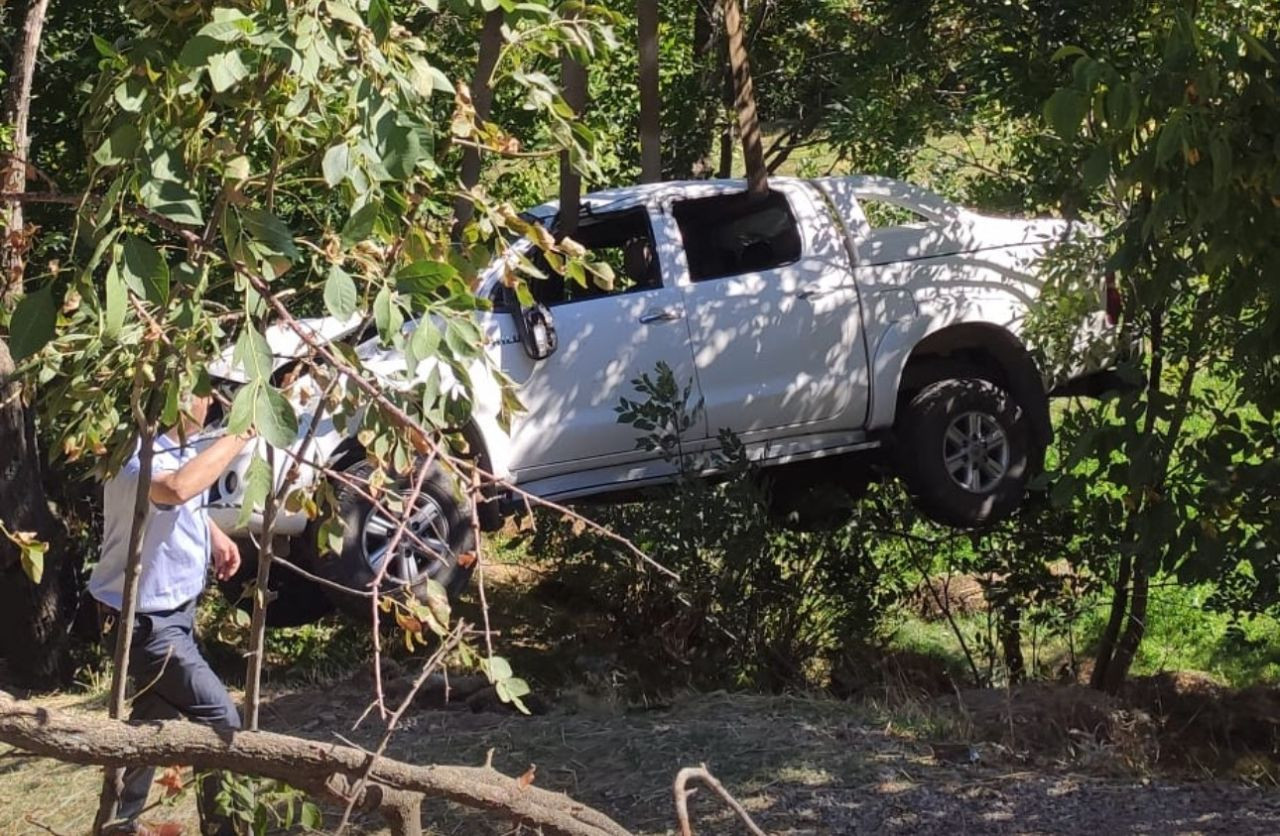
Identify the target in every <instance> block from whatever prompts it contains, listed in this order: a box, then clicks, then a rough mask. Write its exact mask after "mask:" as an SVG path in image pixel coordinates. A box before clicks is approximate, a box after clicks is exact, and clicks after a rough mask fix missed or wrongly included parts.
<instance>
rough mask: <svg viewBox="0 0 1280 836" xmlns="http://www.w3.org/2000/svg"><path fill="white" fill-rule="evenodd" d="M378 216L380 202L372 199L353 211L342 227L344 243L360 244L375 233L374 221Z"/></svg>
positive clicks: (349, 244) (345, 244) (346, 245)
mask: <svg viewBox="0 0 1280 836" xmlns="http://www.w3.org/2000/svg"><path fill="white" fill-rule="evenodd" d="M377 218H378V204H377V203H375V202H373V201H370V202H368V203H366V204H364V205H363V206H361V207H360V208H359V209H357V210H356V211H354V212H352V213H351V217H350V218H348V219H347V222H346V224H345V225H344V226H343V227H342V245H343V246H344V247H350V246H352V245H353V244H358V243H360V242H361V241H363V240H365V239H366V238H368V237H369V235H370V234H372V233H373V222H374V221H375V220H377Z"/></svg>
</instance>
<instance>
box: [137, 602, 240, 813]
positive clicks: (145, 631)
mask: <svg viewBox="0 0 1280 836" xmlns="http://www.w3.org/2000/svg"><path fill="white" fill-rule="evenodd" d="M195 612H196V602H195V601H194V600H192V601H189V602H188V603H186V604H184V605H182V606H181V607H178V608H177V609H176V610H169V611H166V612H153V613H139V614H138V618H137V622H136V623H135V624H134V628H133V649H132V652H131V653H130V654H129V673H130V674H131V675H132V677H133V681H134V683H135V686H136V687H137V688H140V689H143V690H141V691H140V692H139V693H137V694H136V695H135V696H134V698H133V711H132V713H131V714H130V715H129V719H130V720H131V721H135V722H136V721H147V720H174V719H177V718H180V717H185V718H186V719H188V720H193V721H195V722H197V723H204V724H206V725H210V726H218V727H222V728H225V729H238V728H240V715H239V713H238V712H237V711H236V706H235V703H233V702H232V701H231V695H230V694H228V693H227V688H226V686H225V685H223V684H222V680H220V679H218V675H217V674H216V673H214V672H213V669H212V668H210V667H209V663H208V662H206V661H205V660H204V657H203V656H201V655H200V648H199V647H197V646H196V641H195ZM154 778H155V769H154V768H153V767H139V768H136V769H129V770H126V771H125V774H124V791H123V792H122V793H121V794H120V805H119V807H118V810H117V821H118V822H119V824H117V825H116V826H115V827H116V828H118V829H120V830H122V831H123V832H125V833H128V832H129V831H130V830H131V829H133V827H135V826H136V824H137V819H138V816H139V814H141V813H142V810H143V808H144V807H146V804H147V794H148V793H149V792H150V791H151V782H152V780H153V779H154ZM218 787H219V776H218V774H216V773H214V774H210V775H208V776H206V777H205V778H204V779H203V780H202V781H201V782H200V784H199V786H198V787H197V790H196V796H197V801H198V804H199V808H200V830H201V832H202V833H204V834H213V835H214V836H232V834H234V833H235V830H234V828H233V827H232V825H231V822H230V821H228V820H227V819H226V817H224V816H219V815H218V812H217V806H218V805H217V801H216V799H217V795H218ZM113 829H115V828H113Z"/></svg>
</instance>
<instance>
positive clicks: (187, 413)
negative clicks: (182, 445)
mask: <svg viewBox="0 0 1280 836" xmlns="http://www.w3.org/2000/svg"><path fill="white" fill-rule="evenodd" d="M212 402H213V396H212V395H207V394H206V395H197V394H195V393H193V392H189V393H187V394H186V395H184V396H183V397H182V400H181V401H179V402H178V420H177V421H176V422H175V423H174V425H173V427H172V428H171V429H170V432H171V433H172V434H173V435H175V436H178V437H185V436H192V435H195V434H196V433H198V432H200V430H202V429H204V425H205V422H206V421H207V420H209V405H210V404H211V403H212Z"/></svg>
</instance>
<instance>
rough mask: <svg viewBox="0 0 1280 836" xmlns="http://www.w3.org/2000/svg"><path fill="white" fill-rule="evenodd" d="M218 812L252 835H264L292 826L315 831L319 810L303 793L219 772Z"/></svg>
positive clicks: (290, 788)
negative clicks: (239, 824)
mask: <svg viewBox="0 0 1280 836" xmlns="http://www.w3.org/2000/svg"><path fill="white" fill-rule="evenodd" d="M219 778H220V779H221V784H220V787H219V789H218V809H219V811H220V812H222V813H223V814H224V815H226V816H227V817H228V818H230V819H231V820H232V821H234V822H239V823H241V824H242V826H243V827H245V828H247V829H248V831H249V832H251V833H252V834H253V836H264V834H266V833H272V832H276V831H279V830H286V831H287V830H289V829H291V828H293V827H294V826H297V827H301V828H303V829H304V830H319V828H320V826H321V824H322V822H323V817H322V816H321V814H320V808H319V807H318V806H316V804H315V803H314V802H312V801H309V800H308V799H307V795H306V793H304V792H302V791H301V790H298V789H295V788H293V787H291V786H289V785H287V784H284V783H282V782H280V781H273V780H271V779H267V778H252V777H245V776H240V775H232V774H230V773H226V772H223V773H219Z"/></svg>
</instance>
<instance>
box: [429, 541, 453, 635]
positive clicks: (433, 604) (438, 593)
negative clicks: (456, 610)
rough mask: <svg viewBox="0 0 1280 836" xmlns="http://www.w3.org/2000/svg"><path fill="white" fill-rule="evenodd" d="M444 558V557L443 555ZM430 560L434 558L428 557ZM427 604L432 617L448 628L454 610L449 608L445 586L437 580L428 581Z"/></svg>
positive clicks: (430, 579)
mask: <svg viewBox="0 0 1280 836" xmlns="http://www.w3.org/2000/svg"><path fill="white" fill-rule="evenodd" d="M441 557H442V558H443V557H444V555H441ZM427 559H428V560H431V559H433V558H430V557H428V558H427ZM426 604H427V608H428V609H430V610H431V615H432V616H433V617H434V618H435V619H436V621H439V622H440V625H441V626H443V627H448V625H449V616H450V614H451V613H452V609H451V608H450V606H449V593H448V592H446V591H445V588H444V585H443V584H441V583H440V581H438V580H436V579H435V578H428V579H427V589H426Z"/></svg>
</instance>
